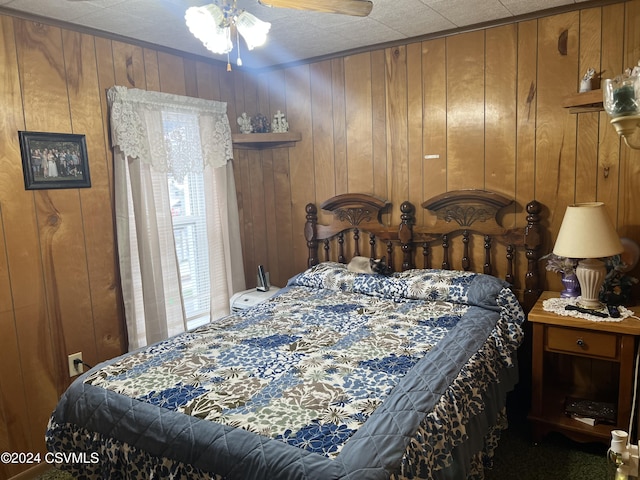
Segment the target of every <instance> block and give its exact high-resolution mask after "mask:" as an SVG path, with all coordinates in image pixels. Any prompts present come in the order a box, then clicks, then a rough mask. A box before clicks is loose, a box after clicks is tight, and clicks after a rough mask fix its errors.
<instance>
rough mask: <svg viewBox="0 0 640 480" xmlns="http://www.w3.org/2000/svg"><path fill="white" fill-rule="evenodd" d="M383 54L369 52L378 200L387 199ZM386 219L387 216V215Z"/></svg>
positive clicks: (374, 173) (374, 179) (374, 163)
mask: <svg viewBox="0 0 640 480" xmlns="http://www.w3.org/2000/svg"><path fill="white" fill-rule="evenodd" d="M385 68H386V62H385V52H384V50H378V51H375V52H371V121H372V125H371V130H372V131H373V138H372V142H373V143H372V148H373V191H372V193H373V194H375V195H377V196H378V197H380V198H383V199H388V198H389V197H390V191H389V188H388V185H387V172H388V168H387V166H388V162H387V136H386V135H382V134H381V132H386V131H387V87H386V75H385ZM387 217H388V215H387Z"/></svg>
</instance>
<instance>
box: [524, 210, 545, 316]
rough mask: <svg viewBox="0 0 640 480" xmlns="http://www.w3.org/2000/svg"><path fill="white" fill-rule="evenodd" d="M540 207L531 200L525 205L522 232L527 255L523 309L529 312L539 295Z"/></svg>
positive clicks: (540, 290)
mask: <svg viewBox="0 0 640 480" xmlns="http://www.w3.org/2000/svg"><path fill="white" fill-rule="evenodd" d="M541 211H542V206H541V205H540V203H539V202H537V201H535V200H533V201H531V202H529V203H528V204H527V213H528V215H527V226H526V227H525V230H524V237H525V238H524V244H525V248H526V255H527V261H528V265H527V273H526V275H525V287H526V288H525V291H524V307H525V310H526V311H529V310H530V309H531V308H532V307H533V305H534V303H535V302H536V300H537V299H538V297H539V296H540V294H541V293H542V288H541V285H540V274H539V272H538V269H539V266H538V260H539V258H540V247H541V246H542V234H541V226H540V212H541Z"/></svg>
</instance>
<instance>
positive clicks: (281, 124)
mask: <svg viewBox="0 0 640 480" xmlns="http://www.w3.org/2000/svg"><path fill="white" fill-rule="evenodd" d="M271 131H272V132H273V133H285V132H288V131H289V123H288V122H287V119H286V118H285V116H284V113H282V112H281V111H280V110H278V112H277V113H275V114H274V115H273V122H271Z"/></svg>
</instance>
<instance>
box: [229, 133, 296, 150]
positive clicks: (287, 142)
mask: <svg viewBox="0 0 640 480" xmlns="http://www.w3.org/2000/svg"><path fill="white" fill-rule="evenodd" d="M231 139H232V141H233V146H234V147H235V148H244V149H254V150H257V149H263V148H279V147H293V146H295V144H296V142H299V141H300V140H302V134H301V133H299V132H283V133H232V134H231Z"/></svg>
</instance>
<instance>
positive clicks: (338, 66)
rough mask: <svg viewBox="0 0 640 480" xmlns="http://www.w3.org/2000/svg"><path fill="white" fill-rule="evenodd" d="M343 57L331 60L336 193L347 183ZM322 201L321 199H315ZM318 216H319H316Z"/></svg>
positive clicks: (341, 190) (346, 189)
mask: <svg viewBox="0 0 640 480" xmlns="http://www.w3.org/2000/svg"><path fill="white" fill-rule="evenodd" d="M347 58H348V57H347ZM345 63H346V59H345V58H338V59H333V60H331V85H332V95H333V99H332V105H333V156H334V159H335V160H334V161H335V165H336V168H335V183H336V193H337V194H338V193H346V192H347V191H348V188H349V187H348V185H347V112H346V108H347V107H346V93H345V88H346V86H345ZM317 201H318V202H322V201H323V199H317ZM318 218H320V217H318Z"/></svg>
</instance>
